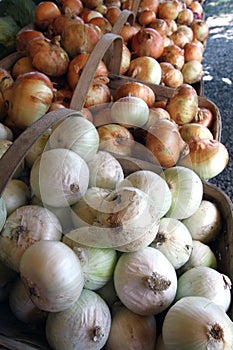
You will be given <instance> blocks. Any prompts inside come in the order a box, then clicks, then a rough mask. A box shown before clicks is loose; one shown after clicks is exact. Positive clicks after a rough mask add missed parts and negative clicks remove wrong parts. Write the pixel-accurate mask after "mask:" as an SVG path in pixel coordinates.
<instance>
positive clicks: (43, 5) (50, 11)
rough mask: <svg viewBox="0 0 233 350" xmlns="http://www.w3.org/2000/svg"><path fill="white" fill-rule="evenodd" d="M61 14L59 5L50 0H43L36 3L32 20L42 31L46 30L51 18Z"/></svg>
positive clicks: (51, 20)
mask: <svg viewBox="0 0 233 350" xmlns="http://www.w3.org/2000/svg"><path fill="white" fill-rule="evenodd" d="M60 15H61V11H60V9H59V7H58V6H57V5H56V4H55V3H53V2H52V1H43V2H40V3H39V4H37V6H36V8H35V13H34V22H35V24H36V25H37V26H38V28H40V29H41V30H42V31H44V30H46V29H47V28H48V26H49V25H50V24H52V22H53V20H54V19H55V18H56V17H58V16H60Z"/></svg>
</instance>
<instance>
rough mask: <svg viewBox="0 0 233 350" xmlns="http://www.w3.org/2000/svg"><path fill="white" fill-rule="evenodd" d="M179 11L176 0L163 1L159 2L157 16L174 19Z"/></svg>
mask: <svg viewBox="0 0 233 350" xmlns="http://www.w3.org/2000/svg"><path fill="white" fill-rule="evenodd" d="M179 12H180V4H179V1H177V0H171V1H165V2H161V3H160V4H159V8H158V17H159V18H163V19H172V20H175V19H176V18H177V16H178V14H179Z"/></svg>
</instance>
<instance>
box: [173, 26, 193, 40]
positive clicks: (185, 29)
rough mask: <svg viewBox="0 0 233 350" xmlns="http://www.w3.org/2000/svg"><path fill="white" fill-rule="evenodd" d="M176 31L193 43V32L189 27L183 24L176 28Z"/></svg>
mask: <svg viewBox="0 0 233 350" xmlns="http://www.w3.org/2000/svg"><path fill="white" fill-rule="evenodd" d="M176 31H177V32H179V33H180V32H182V33H183V34H185V35H186V36H187V38H188V39H189V42H191V41H193V31H192V29H191V28H190V27H189V26H187V25H185V24H181V25H179V26H178V27H177V30H176Z"/></svg>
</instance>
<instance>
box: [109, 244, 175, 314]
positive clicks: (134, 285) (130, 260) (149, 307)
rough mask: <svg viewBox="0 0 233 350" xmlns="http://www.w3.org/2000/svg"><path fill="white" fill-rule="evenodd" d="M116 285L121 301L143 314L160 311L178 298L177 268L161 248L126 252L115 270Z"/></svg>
mask: <svg viewBox="0 0 233 350" xmlns="http://www.w3.org/2000/svg"><path fill="white" fill-rule="evenodd" d="M114 285H115V289H116V292H117V295H118V297H119V299H120V301H121V302H122V303H123V304H124V305H125V306H126V307H127V308H128V309H129V310H131V311H132V312H135V313H136V314H139V315H145V316H147V315H156V314H158V313H160V312H162V311H163V310H166V309H167V308H168V307H169V305H170V304H171V303H172V301H173V300H174V298H175V294H176V288H177V277H176V273H175V269H174V267H173V266H172V264H171V263H170V262H169V261H168V260H167V258H166V257H165V256H164V255H163V254H162V253H161V252H160V251H158V250H157V249H155V248H152V247H146V248H144V249H140V250H139V251H137V252H133V253H123V254H122V255H121V256H120V258H119V259H118V261H117V264H116V267H115V271H114Z"/></svg>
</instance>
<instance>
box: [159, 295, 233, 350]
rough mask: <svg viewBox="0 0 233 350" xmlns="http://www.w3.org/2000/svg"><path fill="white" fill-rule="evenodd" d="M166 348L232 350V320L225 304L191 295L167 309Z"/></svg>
mask: <svg viewBox="0 0 233 350" xmlns="http://www.w3.org/2000/svg"><path fill="white" fill-rule="evenodd" d="M162 336H163V341H164V345H165V349H168V350H177V349H179V350H186V349H189V350H194V349H197V348H198V349H200V350H205V349H208V348H210V349H211V348H212V349H214V348H216V349H221V348H222V349H229V350H230V349H231V348H232V346H233V323H232V321H231V319H230V317H229V316H228V315H227V314H226V312H225V311H224V310H223V308H222V307H220V306H219V305H216V304H215V303H214V302H212V301H211V300H209V299H207V298H204V297H198V296H190V297H184V298H182V299H180V300H179V301H177V302H176V303H175V304H174V305H172V306H171V308H170V309H169V310H168V312H167V314H166V315H165V319H164V322H163V326H162Z"/></svg>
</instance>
